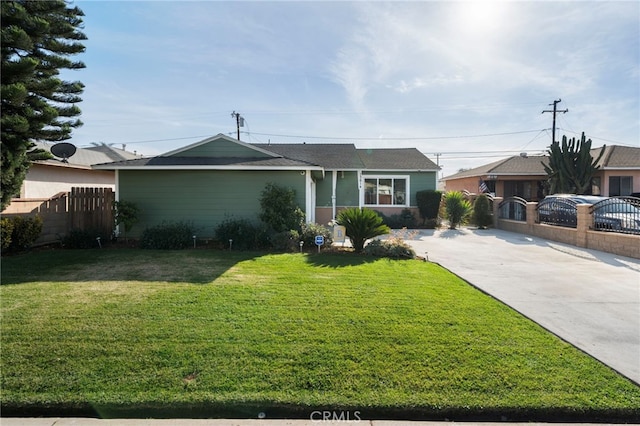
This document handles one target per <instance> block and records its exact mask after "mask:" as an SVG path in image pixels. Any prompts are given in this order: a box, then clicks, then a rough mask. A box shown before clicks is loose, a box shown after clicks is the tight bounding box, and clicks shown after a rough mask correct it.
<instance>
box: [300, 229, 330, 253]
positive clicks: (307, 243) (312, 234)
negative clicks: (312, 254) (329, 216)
mask: <svg viewBox="0 0 640 426" xmlns="http://www.w3.org/2000/svg"><path fill="white" fill-rule="evenodd" d="M316 235H322V236H323V237H324V246H325V247H330V246H331V245H332V244H333V232H332V231H331V230H330V229H329V228H327V227H325V226H322V225H318V224H317V223H304V224H302V229H301V230H300V240H302V241H303V242H304V246H303V247H307V248H309V247H313V248H315V247H316Z"/></svg>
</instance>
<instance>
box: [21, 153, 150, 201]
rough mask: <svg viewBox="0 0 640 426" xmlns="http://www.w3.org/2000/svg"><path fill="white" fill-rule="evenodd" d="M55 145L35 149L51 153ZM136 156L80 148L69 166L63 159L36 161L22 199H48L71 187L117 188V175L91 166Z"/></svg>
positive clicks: (28, 173) (26, 182)
mask: <svg viewBox="0 0 640 426" xmlns="http://www.w3.org/2000/svg"><path fill="white" fill-rule="evenodd" d="M52 146H53V144H46V143H41V142H37V143H36V148H40V149H43V150H45V151H47V152H49V153H51V147H52ZM137 157H138V156H137V155H136V154H134V153H131V152H127V151H124V150H121V149H117V148H114V147H111V146H108V145H104V144H102V145H99V146H95V147H91V148H77V150H76V153H75V154H74V155H73V156H71V157H70V158H69V159H68V160H67V162H63V161H62V159H59V158H53V159H50V160H42V161H34V162H33V163H32V165H31V167H30V168H29V171H28V172H27V176H26V178H25V180H24V182H23V183H22V188H21V189H20V196H19V197H18V198H19V199H48V198H51V197H53V196H54V195H56V194H58V193H60V192H67V191H70V190H71V188H72V187H102V188H112V189H113V188H115V173H114V172H113V171H109V170H94V169H92V168H91V165H92V164H99V163H105V162H108V161H116V160H128V159H133V158H137Z"/></svg>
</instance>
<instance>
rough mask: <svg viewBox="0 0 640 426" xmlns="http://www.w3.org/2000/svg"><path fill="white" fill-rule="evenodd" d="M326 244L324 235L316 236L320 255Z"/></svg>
mask: <svg viewBox="0 0 640 426" xmlns="http://www.w3.org/2000/svg"><path fill="white" fill-rule="evenodd" d="M323 244H324V235H316V245H317V246H318V253H320V246H322V245H323Z"/></svg>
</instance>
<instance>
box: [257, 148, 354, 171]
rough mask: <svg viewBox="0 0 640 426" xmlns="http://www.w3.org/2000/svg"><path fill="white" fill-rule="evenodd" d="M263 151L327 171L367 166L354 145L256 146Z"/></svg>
mask: <svg viewBox="0 0 640 426" xmlns="http://www.w3.org/2000/svg"><path fill="white" fill-rule="evenodd" d="M255 146H257V147H260V148H262V149H266V150H269V151H271V152H274V153H278V154H280V155H282V156H283V157H287V158H295V159H296V160H300V161H305V162H307V163H309V164H315V165H318V166H320V167H323V168H325V169H340V170H358V169H363V168H364V167H365V166H364V164H363V162H362V160H361V159H360V157H359V156H358V152H357V150H356V147H355V145H353V144H325V143H322V144H315V143H314V144H304V143H303V144H299V143H298V144H288V143H287V144H269V145H266V144H256V145H255Z"/></svg>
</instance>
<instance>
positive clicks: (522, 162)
mask: <svg viewBox="0 0 640 426" xmlns="http://www.w3.org/2000/svg"><path fill="white" fill-rule="evenodd" d="M547 161H548V157H547V156H543V155H536V156H531V157H529V156H526V157H522V156H520V155H515V156H513V157H509V158H505V159H502V160H498V161H494V162H493V163H489V164H485V165H483V166H480V167H475V168H473V169H469V170H464V171H461V172H458V173H455V174H453V175H451V176H447V177H445V178H443V180H448V179H460V178H467V177H477V176H485V175H497V176H500V175H531V176H544V175H546V174H547V172H545V171H544V166H543V165H542V162H544V163H545V164H546V163H547Z"/></svg>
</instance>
